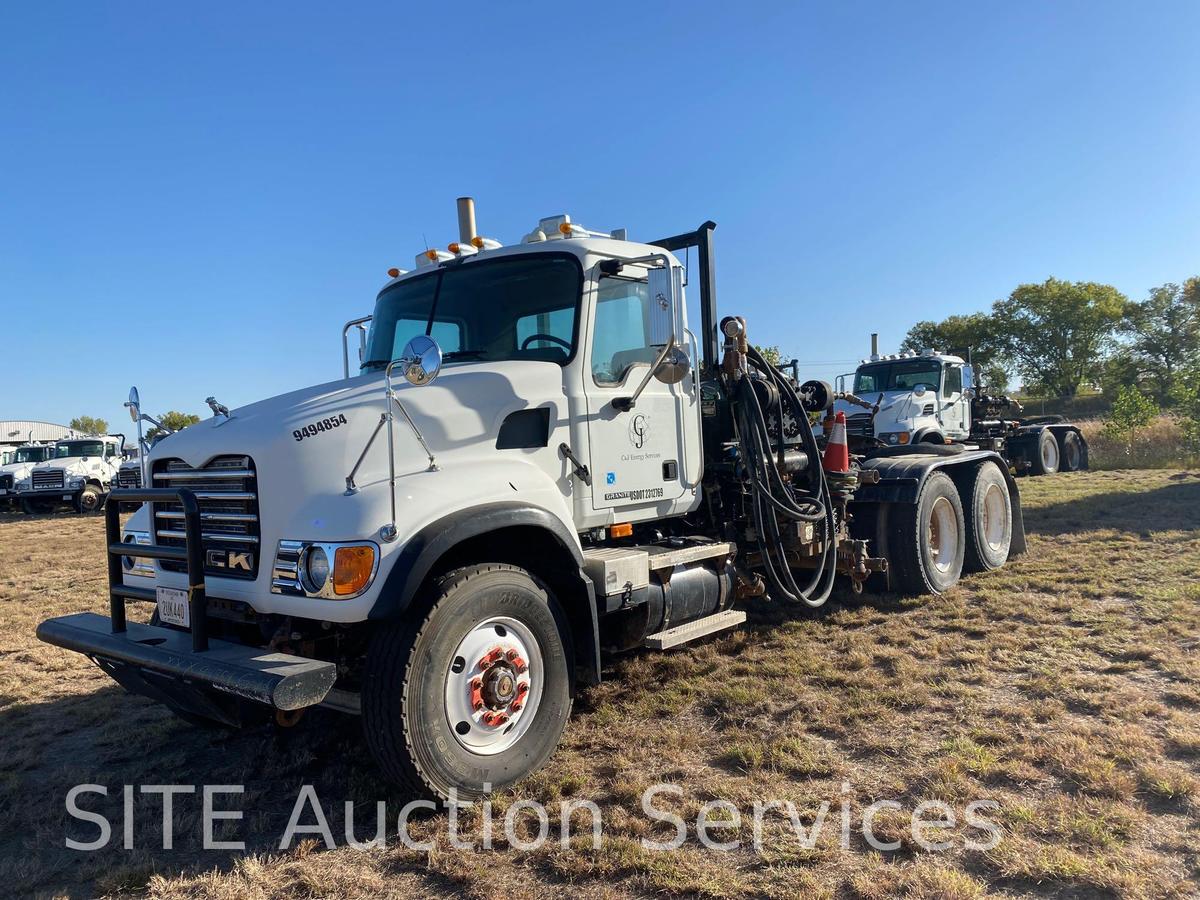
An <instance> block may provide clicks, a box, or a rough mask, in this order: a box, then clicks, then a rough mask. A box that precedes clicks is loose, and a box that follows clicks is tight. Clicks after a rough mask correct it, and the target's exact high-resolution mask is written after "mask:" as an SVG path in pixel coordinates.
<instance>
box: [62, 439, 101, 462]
mask: <svg viewBox="0 0 1200 900" xmlns="http://www.w3.org/2000/svg"><path fill="white" fill-rule="evenodd" d="M103 455H104V442H103V441H60V442H59V443H58V444H55V445H54V458H55V459H62V458H64V457H67V456H103Z"/></svg>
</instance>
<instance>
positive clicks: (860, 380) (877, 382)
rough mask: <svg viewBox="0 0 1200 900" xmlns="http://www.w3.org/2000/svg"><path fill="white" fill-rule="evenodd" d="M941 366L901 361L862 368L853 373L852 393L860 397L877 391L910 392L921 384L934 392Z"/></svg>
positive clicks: (924, 361)
mask: <svg viewBox="0 0 1200 900" xmlns="http://www.w3.org/2000/svg"><path fill="white" fill-rule="evenodd" d="M941 371H942V365H941V363H939V362H936V361H935V360H929V359H903V360H898V361H896V362H889V363H879V364H878V365H873V366H864V367H863V368H861V369H859V370H858V371H857V372H855V373H854V393H856V394H858V395H859V396H860V397H861V396H863V395H864V394H872V393H878V392H879V391H911V390H912V389H913V388H915V387H916V386H917V385H918V384H923V385H925V387H927V388H929V389H930V390H931V391H936V390H937V386H938V383H939V382H940V381H941Z"/></svg>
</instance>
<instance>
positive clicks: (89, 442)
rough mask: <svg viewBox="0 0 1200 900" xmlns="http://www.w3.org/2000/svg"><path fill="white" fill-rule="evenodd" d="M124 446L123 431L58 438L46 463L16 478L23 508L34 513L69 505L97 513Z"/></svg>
mask: <svg viewBox="0 0 1200 900" xmlns="http://www.w3.org/2000/svg"><path fill="white" fill-rule="evenodd" d="M124 445H125V436H124V435H121V434H108V435H102V436H95V437H75V438H66V439H65V440H61V441H58V442H57V443H56V444H55V445H54V452H53V453H51V454H50V456H49V457H48V458H47V459H46V460H45V461H44V462H40V463H37V464H36V465H34V466H33V467H32V468H30V470H29V471H28V473H27V474H26V475H25V476H24V477H22V478H21V479H20V480H19V481H17V483H16V491H17V497H18V498H20V500H21V506H22V508H23V509H24V510H25V512H26V513H30V514H34V513H45V512H50V511H51V510H53V509H54V508H55V507H57V506H62V505H64V504H68V505H70V506H72V507H73V508H74V509H75V511H76V512H79V513H94V512H98V511H99V510H100V509H101V508H102V507H103V506H104V500H105V498H106V497H107V496H108V492H109V491H110V490H111V488H112V485H113V482H114V481H115V479H116V477H117V468H118V466H120V465H121V452H122V448H123V447H124Z"/></svg>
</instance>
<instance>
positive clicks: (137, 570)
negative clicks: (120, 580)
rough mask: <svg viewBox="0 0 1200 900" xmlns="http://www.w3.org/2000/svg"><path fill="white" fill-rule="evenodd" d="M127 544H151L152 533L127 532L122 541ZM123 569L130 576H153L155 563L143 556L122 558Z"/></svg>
mask: <svg viewBox="0 0 1200 900" xmlns="http://www.w3.org/2000/svg"><path fill="white" fill-rule="evenodd" d="M122 543H125V544H149V543H150V532H148V531H127V532H125V537H124V538H123V539H122ZM121 568H122V569H124V570H125V572H126V573H127V574H129V575H153V574H154V563H153V562H151V561H150V560H149V559H146V558H145V557H142V556H122V557H121Z"/></svg>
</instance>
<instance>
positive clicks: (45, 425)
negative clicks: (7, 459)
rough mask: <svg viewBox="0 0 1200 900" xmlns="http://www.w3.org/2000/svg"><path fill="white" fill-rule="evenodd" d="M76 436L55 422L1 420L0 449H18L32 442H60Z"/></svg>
mask: <svg viewBox="0 0 1200 900" xmlns="http://www.w3.org/2000/svg"><path fill="white" fill-rule="evenodd" d="M74 436H75V432H74V431H72V430H71V429H70V428H68V427H67V426H66V425H55V424H54V423H53V422H33V421H21V420H17V419H13V420H3V419H0V447H17V446H20V445H21V444H27V443H29V442H30V441H31V440H34V441H60V440H62V439H63V438H68V437H74Z"/></svg>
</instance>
